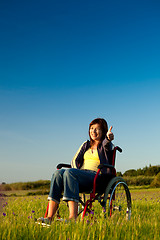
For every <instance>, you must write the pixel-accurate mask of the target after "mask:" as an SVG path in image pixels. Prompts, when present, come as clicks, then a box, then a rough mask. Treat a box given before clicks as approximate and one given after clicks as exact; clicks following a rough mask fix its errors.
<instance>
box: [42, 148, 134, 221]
mask: <svg viewBox="0 0 160 240" xmlns="http://www.w3.org/2000/svg"><path fill="white" fill-rule="evenodd" d="M112 151H113V155H112V161H111V163H112V164H111V165H109V164H100V165H99V167H98V171H97V173H96V175H95V178H94V182H93V189H92V191H91V192H90V193H89V196H90V197H89V199H88V200H87V201H86V200H85V194H88V193H82V196H83V200H82V198H81V197H80V198H79V203H80V204H81V205H82V209H81V210H79V212H78V215H80V214H82V219H83V218H84V217H85V215H86V214H87V213H89V214H90V213H93V210H92V204H93V202H95V201H96V200H98V202H99V203H100V205H101V206H102V209H103V212H104V216H105V217H106V215H108V216H110V217H111V216H112V215H116V214H120V215H123V216H124V217H125V218H126V219H127V220H129V219H130V218H131V207H132V206H131V205H132V203H131V194H130V191H129V188H128V185H127V183H126V182H125V180H124V179H123V178H122V177H117V176H116V169H115V159H116V151H119V152H122V149H121V148H120V147H118V146H116V147H114V149H113V150H112ZM61 168H71V165H70V164H63V163H62V164H58V165H57V169H61ZM103 168H109V169H111V172H112V175H113V177H112V178H111V180H110V181H109V182H108V184H107V186H106V187H105V190H104V191H99V192H98V190H97V188H96V187H97V179H98V176H99V175H100V172H101V170H102V169H103ZM48 208H49V203H48V206H47V209H46V213H45V216H44V217H47V214H48ZM57 217H58V218H60V216H59V210H58V212H57Z"/></svg>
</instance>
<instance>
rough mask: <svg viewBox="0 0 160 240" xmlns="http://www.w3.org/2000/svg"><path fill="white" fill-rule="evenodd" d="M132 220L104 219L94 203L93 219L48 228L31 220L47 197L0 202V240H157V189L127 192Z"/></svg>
mask: <svg viewBox="0 0 160 240" xmlns="http://www.w3.org/2000/svg"><path fill="white" fill-rule="evenodd" d="M131 195H132V216H131V220H130V221H126V219H124V218H121V217H117V216H116V217H111V218H104V217H103V215H102V211H101V208H100V206H99V205H98V203H95V209H96V211H95V215H94V217H93V219H89V217H86V218H85V219H84V221H81V220H80V219H79V220H78V221H77V222H76V223H74V222H71V223H67V224H65V223H64V222H58V221H54V222H53V223H52V225H51V227H50V228H44V227H41V226H40V225H37V224H35V221H34V219H35V218H38V217H41V216H44V213H45V210H46V206H47V196H21V197H8V198H6V197H3V198H1V212H0V222H1V224H0V239H2V240H6V239H7V240H14V239H15V240H18V239H19V240H22V239H23V240H25V239H29V240H30V239H54V240H58V239H64V240H65V239H66V240H71V239H72V240H73V239H74V240H79V239H81V240H82V239H83V240H84V239H86V240H93V239H107V240H108V239H114V240H117V239H122V240H125V239H126V240H130V239H133V240H137V239H140V240H143V239H145V240H146V239H152V240H153V239H154V240H158V239H160V214H159V213H160V191H159V189H144V190H143V189H140V190H131ZM60 213H61V216H62V218H67V217H68V208H67V206H66V204H64V203H62V204H61V208H60Z"/></svg>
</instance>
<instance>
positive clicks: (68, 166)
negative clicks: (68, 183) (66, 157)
mask: <svg viewBox="0 0 160 240" xmlns="http://www.w3.org/2000/svg"><path fill="white" fill-rule="evenodd" d="M63 167H64V168H71V164H65V163H60V164H58V165H57V169H61V168H63Z"/></svg>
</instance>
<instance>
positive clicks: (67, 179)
mask: <svg viewBox="0 0 160 240" xmlns="http://www.w3.org/2000/svg"><path fill="white" fill-rule="evenodd" d="M111 130H112V127H110V129H109V130H108V125H107V122H106V121H105V120H104V119H103V118H96V119H94V120H93V121H92V122H91V123H90V124H89V137H90V141H89V140H88V141H86V142H84V143H83V144H82V146H81V147H80V148H79V150H78V152H77V153H76V155H75V157H74V158H73V160H72V162H71V166H72V168H70V169H60V170H57V171H56V172H55V173H54V174H53V176H52V179H51V185H50V193H49V197H48V200H49V209H48V216H47V218H40V219H38V220H39V221H41V222H43V223H46V224H50V223H51V221H52V220H53V218H54V215H55V214H56V211H57V209H58V205H59V203H60V198H61V195H62V192H64V194H63V200H64V201H67V202H68V206H69V219H76V218H77V215H78V202H79V192H80V191H87V190H90V189H91V188H92V186H93V180H94V177H95V175H96V172H97V170H98V166H99V164H101V163H108V164H109V152H110V150H112V143H111V141H112V140H113V139H114V135H113V133H112V131H111ZM86 185H87V186H86Z"/></svg>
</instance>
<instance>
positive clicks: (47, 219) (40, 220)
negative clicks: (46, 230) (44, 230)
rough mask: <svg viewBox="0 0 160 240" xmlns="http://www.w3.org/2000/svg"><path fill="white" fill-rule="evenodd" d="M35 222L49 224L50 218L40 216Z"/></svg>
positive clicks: (46, 225)
mask: <svg viewBox="0 0 160 240" xmlns="http://www.w3.org/2000/svg"><path fill="white" fill-rule="evenodd" d="M36 223H37V224H40V225H42V226H43V227H50V226H51V220H50V219H49V218H44V217H40V218H38V219H37V222H36Z"/></svg>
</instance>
